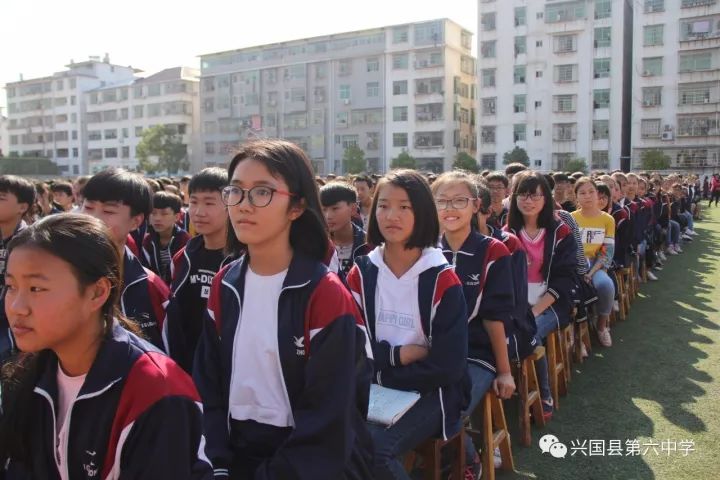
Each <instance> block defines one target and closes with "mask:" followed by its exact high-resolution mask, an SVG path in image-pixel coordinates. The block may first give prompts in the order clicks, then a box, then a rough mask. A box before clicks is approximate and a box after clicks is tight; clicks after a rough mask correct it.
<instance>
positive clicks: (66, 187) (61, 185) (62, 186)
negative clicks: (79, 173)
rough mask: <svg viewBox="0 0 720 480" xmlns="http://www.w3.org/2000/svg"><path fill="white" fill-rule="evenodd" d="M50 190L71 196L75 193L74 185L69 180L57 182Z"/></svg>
mask: <svg viewBox="0 0 720 480" xmlns="http://www.w3.org/2000/svg"><path fill="white" fill-rule="evenodd" d="M50 191H51V192H53V193H58V192H61V193H65V194H67V195H68V196H70V197H72V195H73V188H72V185H71V184H70V183H68V182H55V183H53V184H52V185H51V186H50Z"/></svg>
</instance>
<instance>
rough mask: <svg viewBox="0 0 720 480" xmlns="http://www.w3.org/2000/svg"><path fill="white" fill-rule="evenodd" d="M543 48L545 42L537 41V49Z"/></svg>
mask: <svg viewBox="0 0 720 480" xmlns="http://www.w3.org/2000/svg"><path fill="white" fill-rule="evenodd" d="M542 46H543V41H542V40H537V41H536V42H535V47H537V48H540V47H542Z"/></svg>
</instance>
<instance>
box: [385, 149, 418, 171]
mask: <svg viewBox="0 0 720 480" xmlns="http://www.w3.org/2000/svg"><path fill="white" fill-rule="evenodd" d="M390 168H392V169H396V168H412V169H415V168H417V161H416V160H415V157H413V156H412V155H410V154H409V153H407V152H402V153H401V154H400V155H398V156H397V157H395V158H393V159H392V161H391V162H390Z"/></svg>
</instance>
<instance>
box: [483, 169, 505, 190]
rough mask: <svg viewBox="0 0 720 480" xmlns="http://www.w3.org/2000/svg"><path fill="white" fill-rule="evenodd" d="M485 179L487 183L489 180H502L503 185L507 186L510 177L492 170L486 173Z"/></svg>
mask: <svg viewBox="0 0 720 480" xmlns="http://www.w3.org/2000/svg"><path fill="white" fill-rule="evenodd" d="M485 181H486V182H487V183H490V182H502V184H503V185H505V188H508V187H509V186H510V179H509V178H508V177H507V175H505V174H504V173H502V172H492V173H488V174H487V175H486V176H485Z"/></svg>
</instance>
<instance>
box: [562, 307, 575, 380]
mask: <svg viewBox="0 0 720 480" xmlns="http://www.w3.org/2000/svg"><path fill="white" fill-rule="evenodd" d="M574 323H575V319H574V318H573V319H571V320H570V323H569V324H568V326H567V327H565V328H564V329H563V330H562V332H561V334H560V345H561V346H562V353H563V358H562V360H563V374H564V375H565V382H566V383H570V379H571V377H572V350H573V345H574V341H575V338H574V337H575V330H574V327H573V324H574Z"/></svg>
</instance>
